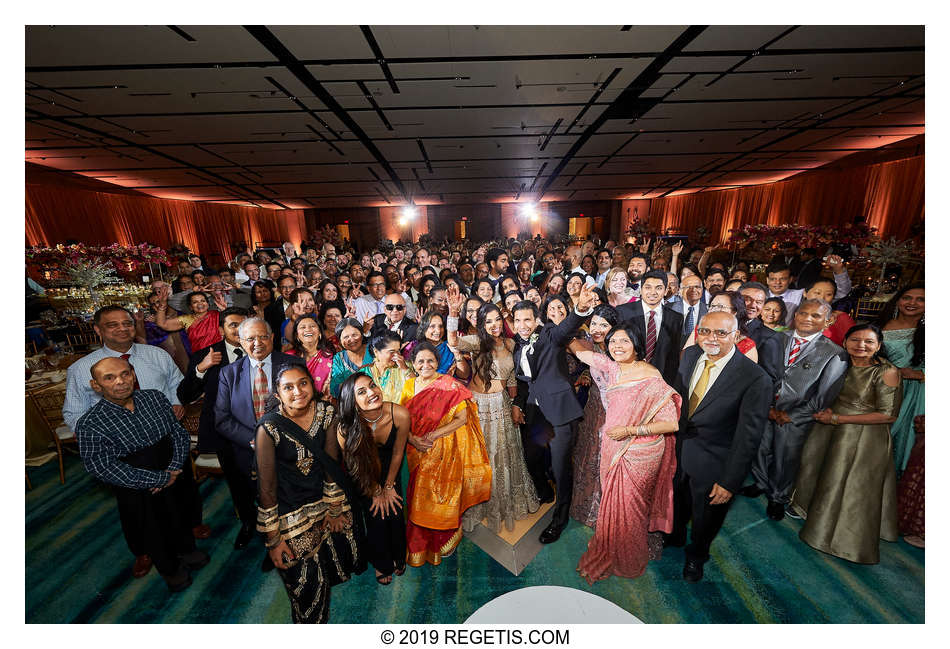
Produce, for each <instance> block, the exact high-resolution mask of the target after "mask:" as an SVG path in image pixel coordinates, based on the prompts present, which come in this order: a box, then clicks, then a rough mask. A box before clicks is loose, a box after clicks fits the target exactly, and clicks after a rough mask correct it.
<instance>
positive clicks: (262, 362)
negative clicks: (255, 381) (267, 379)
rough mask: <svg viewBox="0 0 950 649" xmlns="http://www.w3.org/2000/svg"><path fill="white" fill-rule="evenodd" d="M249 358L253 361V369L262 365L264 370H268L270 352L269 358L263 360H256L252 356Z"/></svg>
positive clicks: (248, 358)
mask: <svg viewBox="0 0 950 649" xmlns="http://www.w3.org/2000/svg"><path fill="white" fill-rule="evenodd" d="M247 360H249V361H250V362H251V369H253V370H255V371H257V368H258V367H262V368H263V369H264V371H265V372H266V371H267V367H268V366H269V365H270V354H268V355H267V358H265V359H264V360H262V361H258V360H254V359H253V358H251V357H250V356H248V357H247Z"/></svg>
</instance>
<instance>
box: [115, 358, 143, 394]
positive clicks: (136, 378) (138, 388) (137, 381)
mask: <svg viewBox="0 0 950 649" xmlns="http://www.w3.org/2000/svg"><path fill="white" fill-rule="evenodd" d="M130 356H132V354H122V356H120V358H121V359H122V360H124V361H128V360H129V357H130ZM131 365H132V362H131V361H129V366H130V367H131ZM132 369H133V370H134V369H135V368H134V367H133V368H132ZM134 388H135V389H136V390H141V388H140V387H139V377H137V376H136V377H135V386H134Z"/></svg>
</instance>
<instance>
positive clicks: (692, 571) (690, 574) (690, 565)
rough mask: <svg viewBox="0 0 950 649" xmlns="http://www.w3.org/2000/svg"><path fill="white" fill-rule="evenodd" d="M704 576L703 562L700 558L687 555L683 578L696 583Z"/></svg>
mask: <svg viewBox="0 0 950 649" xmlns="http://www.w3.org/2000/svg"><path fill="white" fill-rule="evenodd" d="M702 578H703V562H702V561H699V560H698V559H690V558H689V557H686V563H685V564H684V565H683V579H685V580H686V581H688V582H692V583H696V582H697V581H699V580H700V579H702Z"/></svg>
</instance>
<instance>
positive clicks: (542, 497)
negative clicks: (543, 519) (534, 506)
mask: <svg viewBox="0 0 950 649" xmlns="http://www.w3.org/2000/svg"><path fill="white" fill-rule="evenodd" d="M554 499H555V494H554V489H552V488H551V487H550V486H549V487H548V488H547V490H544V491H540V492H538V500H539V501H540V502H541V504H544V503H553V502H554Z"/></svg>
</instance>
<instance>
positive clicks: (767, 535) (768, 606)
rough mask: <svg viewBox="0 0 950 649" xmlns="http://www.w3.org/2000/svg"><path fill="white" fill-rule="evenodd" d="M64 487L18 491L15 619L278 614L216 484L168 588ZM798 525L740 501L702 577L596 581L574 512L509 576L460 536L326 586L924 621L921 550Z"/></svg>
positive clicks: (76, 473)
mask: <svg viewBox="0 0 950 649" xmlns="http://www.w3.org/2000/svg"><path fill="white" fill-rule="evenodd" d="M66 462H67V466H66V485H65V486H63V485H60V484H59V481H58V472H57V468H56V465H55V463H50V464H47V465H45V466H43V467H39V468H35V469H30V479H31V480H32V482H33V487H34V488H33V490H32V491H27V492H26V622H40V623H60V622H189V623H190V622H199V623H218V622H226V623H234V622H253V623H270V622H276V623H285V622H289V621H290V606H289V604H288V601H287V596H286V594H285V593H284V588H283V585H282V583H281V581H280V578H279V577H278V576H277V574H276V573H275V572H270V573H268V574H263V573H261V571H260V564H261V559H262V558H263V555H264V546H263V544H262V543H261V541H260V540H255V542H254V543H252V544H251V545H250V546H249V547H247V548H245V549H244V550H241V551H235V550H234V549H233V547H232V542H233V540H234V536H235V534H236V533H237V529H238V521H237V517H236V515H235V513H234V509H233V507H232V505H231V502H230V496H229V494H228V490H227V486H226V485H225V484H224V482H223V480H220V479H209V480H205V481H204V482H203V483H202V484H201V486H200V489H201V494H202V496H203V498H204V511H205V523H207V524H208V525H210V526H211V529H212V536H211V538H210V539H207V540H205V541H199V542H198V546H199V548H201V549H203V550H205V551H207V552H208V553H209V554H210V555H211V563H210V564H209V565H208V566H206V567H205V568H203V569H202V570H201V571H200V572H198V573H196V574H195V581H194V585H192V587H191V588H189V589H188V590H186V591H185V592H183V593H179V594H176V595H172V594H170V593H169V592H168V590H167V589H166V588H165V584H164V582H163V581H162V579H161V577H159V575H158V573H157V572H156V571H155V570H154V569H153V570H152V572H151V573H149V574H148V575H147V576H146V577H144V578H142V579H133V578H132V577H131V568H132V556H131V554H130V553H129V551H128V548H127V547H126V545H125V541H124V540H123V538H122V532H121V530H120V528H119V521H118V515H117V512H116V507H115V500H114V498H113V497H112V495H111V493H110V492H109V490H108V489H107V488H105V487H104V486H102V485H101V484H99V483H97V482H96V481H95V480H93V479H92V478H90V477H89V475H88V474H86V472H85V471H84V470H83V468H82V465H81V463H80V461H79V459H78V458H77V457H75V456H67V458H66ZM800 525H801V522H800V521H794V520H791V519H789V518H786V519H785V520H784V521H781V522H779V523H775V522H772V521H770V520H768V519H767V518H766V516H765V502H764V499H757V500H749V499H748V498H741V497H740V498H739V500H738V502H737V503H736V504H735V506H734V507H733V509H732V511H731V512H730V514H729V517H728V518H727V520H726V524H725V526H724V528H723V530H722V532H721V533H720V535H719V537H718V538H717V540H716V542H715V543H714V544H713V548H712V560H711V561H710V562H709V563H708V564H707V565H706V577H705V579H704V580H703V581H702V582H700V583H699V584H689V583H686V582H684V581H683V579H682V569H683V552H682V550H677V549H673V550H667V551H666V552H665V553H664V556H663V558H662V559H661V560H660V561H656V562H653V563H651V564H650V567H649V568H648V570H647V572H646V574H645V575H643V576H642V577H640V578H639V579H635V580H629V579H620V578H617V577H611V578H610V579H607V580H605V581H601V582H599V583H597V584H595V585H594V586H593V587H590V586H588V585H587V583H586V582H585V581H584V580H583V579H581V578H580V577H579V576H578V574H577V572H576V571H575V566H576V564H577V559H578V557H580V555H581V554H582V553H583V551H584V549H585V548H586V545H587V541H588V539H589V538H590V536H591V534H592V532H591V531H590V530H589V529H587V528H585V527H583V526H582V525H580V524H578V523H576V522H574V521H572V522H571V524H570V526H569V527H568V528H567V530H566V531H565V533H564V535H563V536H562V537H561V540H560V541H558V542H557V543H555V544H553V545H549V546H545V547H544V548H543V549H542V551H541V553H540V554H539V555H538V556H537V557H536V558H535V559H534V561H533V562H532V563H531V565H530V566H528V567H527V568H526V569H525V570H524V572H523V573H522V574H521V575H520V576H519V577H514V576H512V575H511V574H510V573H509V572H508V571H507V570H505V569H504V568H502V567H501V566H500V565H498V564H497V563H495V562H494V561H493V560H492V559H491V558H490V557H488V556H487V555H486V554H484V553H483V552H482V551H481V550H479V549H478V548H477V547H476V546H474V545H473V544H472V543H470V542H469V541H468V540H463V541H462V544H461V545H460V546H459V549H458V551H457V552H456V553H455V555H454V556H452V557H450V558H449V559H447V560H446V561H445V562H444V563H443V564H442V565H441V566H439V567H437V568H433V567H432V566H425V567H423V568H416V569H413V568H409V569H408V571H407V572H406V574H405V575H404V576H402V577H399V578H397V579H396V580H395V582H394V584H393V585H391V586H388V587H380V586H377V584H376V581H375V580H374V579H373V571H372V569H369V570H367V571H366V572H365V573H363V574H362V575H360V576H358V577H356V578H354V579H353V580H352V581H350V582H348V583H346V584H343V585H341V586H338V587H336V588H334V589H333V595H332V600H331V610H330V619H331V621H332V622H336V623H356V622H371V623H459V622H463V621H464V620H465V619H466V618H467V617H468V616H469V615H470V614H472V613H473V612H474V611H475V610H476V609H478V608H479V607H480V606H482V605H483V604H485V603H486V602H488V601H490V600H491V599H493V598H495V597H497V596H498V595H501V594H503V593H506V592H509V591H511V590H515V589H518V588H524V587H526V586H539V585H545V584H550V585H556V586H567V587H570V588H577V589H581V590H585V591H589V592H592V593H594V594H596V595H599V596H601V597H604V598H606V599H609V600H610V601H612V602H614V603H616V604H617V605H619V606H620V607H622V608H624V609H626V610H628V611H630V613H632V614H633V615H635V616H637V617H638V618H640V619H641V620H643V621H644V622H648V623H666V622H692V623H703V622H722V623H728V622H786V623H788V622H791V623H813V622H834V623H874V622H913V623H922V622H923V621H924V551H923V550H919V549H917V548H914V547H911V546H910V545H908V544H906V543H904V542H903V541H901V542H898V543H883V542H882V544H881V563H880V564H878V565H876V566H861V565H856V564H852V563H849V562H847V561H843V560H840V559H836V558H834V557H831V556H828V555H824V554H822V553H820V552H817V551H815V550H813V549H811V548H810V547H808V546H807V545H805V544H804V543H802V542H801V541H800V540H799V539H798V529H799V527H800Z"/></svg>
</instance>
